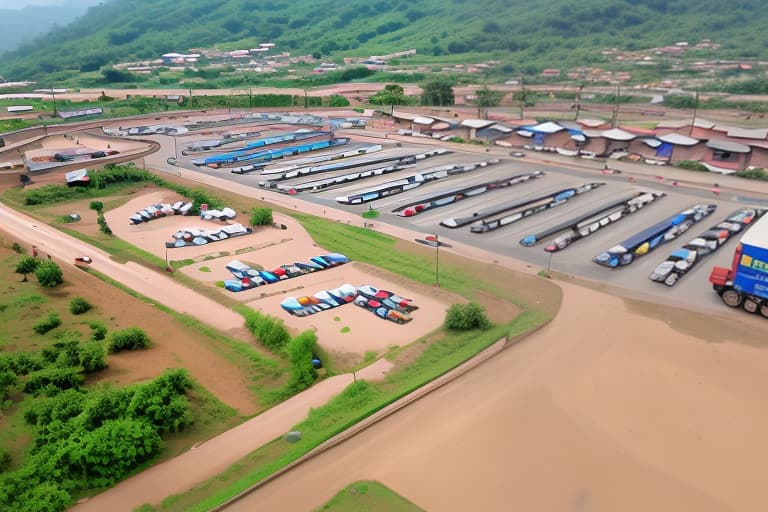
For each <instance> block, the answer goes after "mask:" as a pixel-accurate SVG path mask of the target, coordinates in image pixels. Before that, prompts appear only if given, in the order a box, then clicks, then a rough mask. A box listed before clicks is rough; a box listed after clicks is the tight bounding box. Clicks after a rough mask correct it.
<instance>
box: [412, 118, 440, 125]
mask: <svg viewBox="0 0 768 512" xmlns="http://www.w3.org/2000/svg"><path fill="white" fill-rule="evenodd" d="M413 122H414V123H416V124H425V125H430V124H432V123H434V122H435V120H434V119H432V118H431V117H425V116H416V117H414V118H413Z"/></svg>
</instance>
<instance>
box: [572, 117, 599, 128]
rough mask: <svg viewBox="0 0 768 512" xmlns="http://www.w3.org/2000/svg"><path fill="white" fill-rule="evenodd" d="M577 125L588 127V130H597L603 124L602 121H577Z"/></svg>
mask: <svg viewBox="0 0 768 512" xmlns="http://www.w3.org/2000/svg"><path fill="white" fill-rule="evenodd" d="M578 123H579V124H580V125H581V126H588V127H589V128H597V127H598V126H602V125H604V124H605V121H603V120H602V119H579V121H578Z"/></svg>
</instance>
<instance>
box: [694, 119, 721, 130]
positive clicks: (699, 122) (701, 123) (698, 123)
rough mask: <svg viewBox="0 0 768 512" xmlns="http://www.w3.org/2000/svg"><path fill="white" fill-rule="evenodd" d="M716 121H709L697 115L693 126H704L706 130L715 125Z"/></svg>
mask: <svg viewBox="0 0 768 512" xmlns="http://www.w3.org/2000/svg"><path fill="white" fill-rule="evenodd" d="M715 124H716V123H713V122H712V121H708V120H706V119H702V118H700V117H697V118H696V120H695V121H694V122H693V126H695V127H697V128H704V129H705V130H710V129H712V128H714V127H715Z"/></svg>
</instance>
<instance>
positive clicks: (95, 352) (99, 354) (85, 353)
mask: <svg viewBox="0 0 768 512" xmlns="http://www.w3.org/2000/svg"><path fill="white" fill-rule="evenodd" d="M77 350H78V357H79V362H80V366H81V367H82V368H83V371H84V372H85V373H93V372H97V371H99V370H103V369H104V368H106V367H107V355H106V354H105V353H104V346H103V345H102V344H101V343H97V342H95V341H91V342H88V343H81V344H79V345H78V347H77Z"/></svg>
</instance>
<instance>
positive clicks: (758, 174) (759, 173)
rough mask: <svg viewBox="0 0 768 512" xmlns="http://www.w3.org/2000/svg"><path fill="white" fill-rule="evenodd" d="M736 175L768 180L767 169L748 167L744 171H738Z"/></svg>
mask: <svg viewBox="0 0 768 512" xmlns="http://www.w3.org/2000/svg"><path fill="white" fill-rule="evenodd" d="M736 176H738V177H740V178H747V179H750V180H763V181H766V180H768V172H766V170H765V169H746V170H744V171H739V172H737V173H736Z"/></svg>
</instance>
